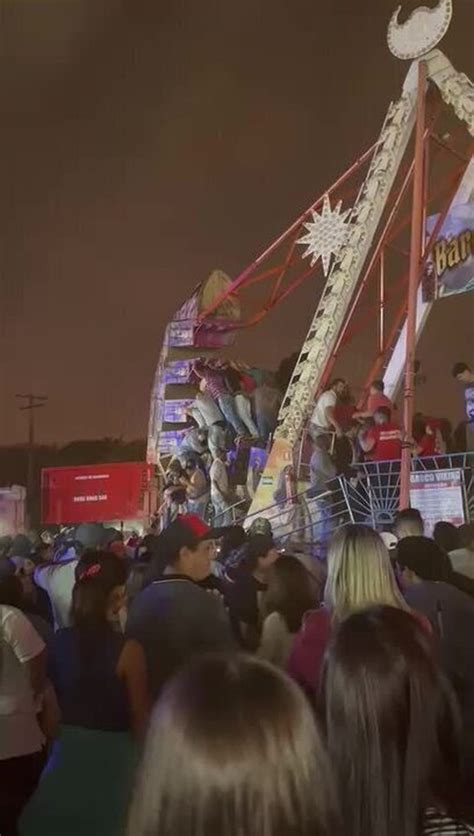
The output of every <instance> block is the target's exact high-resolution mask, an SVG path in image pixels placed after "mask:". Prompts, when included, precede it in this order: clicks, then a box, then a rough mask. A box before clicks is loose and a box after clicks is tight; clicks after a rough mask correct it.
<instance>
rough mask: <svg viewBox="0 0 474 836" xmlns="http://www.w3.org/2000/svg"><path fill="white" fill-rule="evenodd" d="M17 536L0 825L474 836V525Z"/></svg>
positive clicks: (403, 518) (235, 835)
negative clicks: (288, 537)
mask: <svg viewBox="0 0 474 836" xmlns="http://www.w3.org/2000/svg"><path fill="white" fill-rule="evenodd" d="M2 549H3V554H2V557H1V558H0V625H1V645H0V646H1V657H0V778H1V780H0V833H1V834H2V836H17V835H19V836H46V834H47V836H55V835H56V834H58V836H59V835H60V834H61V836H62V834H65V833H67V834H69V836H86V834H100V836H113V835H114V834H116V836H119V834H125V833H126V834H127V836H151V834H153V836H155V834H156V836H176V834H179V836H211V834H216V836H217V834H219V836H257V834H258V836H261V834H263V836H306V834H307V836H310V834H311V836H314V834H319V836H329V834H330V835H331V836H334V834H336V836H337V834H341V836H342V834H343V835H344V836H421V834H425V836H428V834H468V833H474V809H473V808H474V643H473V641H472V636H473V635H474V600H473V598H474V525H472V524H466V525H464V526H462V527H461V528H460V529H458V528H455V527H454V526H452V525H450V524H449V523H446V522H443V521H440V522H439V524H438V525H437V526H436V528H435V530H434V535H433V538H428V537H425V535H424V529H423V520H422V518H421V516H420V514H419V512H417V511H416V510H414V509H407V510H406V511H403V512H401V513H400V514H399V515H398V517H397V519H396V521H395V525H394V527H393V531H391V532H383V533H382V534H379V533H377V532H376V531H374V530H372V529H371V528H369V527H366V526H361V525H348V526H345V527H342V528H340V529H339V530H337V531H336V532H335V533H334V535H333V537H332V539H331V542H330V544H329V551H328V558H327V563H326V564H325V563H323V562H321V561H319V560H317V559H316V558H314V557H311V556H309V555H306V554H304V553H300V552H298V551H297V550H296V549H295V550H294V553H293V554H290V553H288V552H287V551H285V550H282V549H281V548H279V547H278V544H277V543H276V542H275V540H274V538H273V534H272V529H271V526H270V523H269V522H268V520H265V519H263V518H260V519H256V520H254V522H253V523H252V526H251V527H250V529H249V530H248V531H244V530H243V529H242V528H241V527H239V526H230V527H224V528H221V527H219V528H210V527H209V525H207V523H205V522H204V521H203V520H202V519H201V518H200V517H199V516H198V515H196V514H192V513H186V514H181V515H178V516H177V517H176V518H175V519H174V520H173V521H172V522H171V523H170V524H169V525H168V526H167V527H166V528H165V529H164V530H163V531H161V533H160V534H158V535H157V534H147V535H146V536H145V537H144V538H143V539H141V540H139V541H137V540H135V541H133V542H128V543H125V542H124V540H123V537H122V536H121V535H120V532H118V531H115V530H110V529H106V528H104V527H103V526H101V525H82V526H79V528H78V529H76V530H75V531H74V532H69V533H68V535H67V538H66V539H64V538H63V540H62V541H58V542H53V543H51V542H49V541H48V542H43V541H41V540H40V539H37V540H36V542H32V541H31V539H29V538H27V537H25V536H20V537H17V538H15V540H13V541H12V542H8V543H6V542H5V543H3V544H2Z"/></svg>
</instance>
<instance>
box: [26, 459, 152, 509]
mask: <svg viewBox="0 0 474 836" xmlns="http://www.w3.org/2000/svg"><path fill="white" fill-rule="evenodd" d="M149 476H150V468H149V466H148V465H146V464H144V463H142V462H123V463H122V462H120V463H116V464H97V465H84V466H83V467H50V468H46V469H44V470H43V471H42V472H41V502H42V520H43V523H44V524H45V525H59V524H62V523H71V524H72V523H83V522H109V521H112V520H136V519H140V518H141V517H143V516H144V510H145V495H146V491H147V489H148V483H149Z"/></svg>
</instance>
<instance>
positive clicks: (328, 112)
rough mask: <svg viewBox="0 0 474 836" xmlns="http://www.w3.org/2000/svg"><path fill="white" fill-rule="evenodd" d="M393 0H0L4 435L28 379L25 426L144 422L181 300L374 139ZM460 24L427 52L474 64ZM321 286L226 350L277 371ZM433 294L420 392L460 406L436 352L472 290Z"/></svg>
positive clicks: (385, 92)
mask: <svg viewBox="0 0 474 836" xmlns="http://www.w3.org/2000/svg"><path fill="white" fill-rule="evenodd" d="M396 4H397V0H360V2H355V0H327V2H325V3H322V2H321V0H312V2H310V0H239V2H230V0H168V2H159V0H152V1H151V2H144V0H128V2H118V0H82V2H81V0H54V2H43V0H2V13H1V14H2V20H1V22H0V28H1V36H0V37H1V39H2V43H1V50H0V52H1V58H2V67H1V73H0V77H1V88H0V89H1V99H2V133H1V137H0V144H1V148H0V152H1V156H0V158H1V160H2V163H3V166H2V173H1V195H2V210H3V211H2V227H3V248H2V249H3V253H2V261H1V276H0V281H1V290H0V335H1V341H0V349H1V350H0V358H1V359H0V364H1V365H0V370H1V371H0V374H1V393H0V440H1V442H3V443H6V442H17V441H20V440H22V439H23V438H24V436H25V423H24V416H23V415H21V414H19V413H18V411H17V405H16V403H15V399H14V395H15V393H16V392H23V391H30V390H32V391H34V392H36V393H39V394H45V395H49V398H50V402H49V405H48V407H47V408H46V409H43V410H40V414H39V415H38V428H39V433H40V439H41V440H44V441H53V442H63V441H66V440H70V439H74V438H84V437H90V436H100V435H123V436H124V437H126V438H131V437H140V436H144V435H145V433H146V426H147V413H148V399H149V393H150V387H151V383H152V377H153V373H154V369H155V365H156V362H157V359H158V355H159V351H160V347H161V341H162V337H163V329H164V326H165V324H166V322H167V321H168V319H169V318H170V316H171V315H172V314H173V312H174V311H175V310H176V308H177V307H178V306H179V305H180V304H181V303H182V301H184V299H185V298H186V297H187V296H188V295H189V293H190V292H191V290H192V289H193V287H194V285H195V284H196V283H197V282H199V281H200V280H202V279H203V278H205V277H206V276H207V275H208V273H209V272H210V271H211V270H212V269H214V268H215V267H220V268H221V269H223V270H225V271H226V272H227V273H229V274H230V275H231V276H233V275H236V274H237V273H238V272H239V271H240V270H241V269H242V268H243V267H245V266H246V264H247V263H248V262H250V261H251V260H252V259H253V257H254V256H255V255H256V254H258V253H259V252H260V251H261V250H262V249H263V248H264V247H265V246H266V245H267V244H268V243H269V242H270V241H271V240H272V239H273V238H274V237H276V236H277V235H278V234H279V233H280V232H281V231H282V230H283V229H284V228H286V226H288V225H289V223H290V222H291V221H292V220H293V219H294V217H295V216H296V215H297V214H299V213H300V212H301V211H302V210H303V209H304V208H305V207H306V206H307V205H309V204H310V203H311V202H312V200H313V199H314V198H315V197H317V196H318V194H320V193H321V192H322V191H323V190H324V189H325V188H326V187H327V186H328V185H330V184H331V182H332V181H333V180H334V179H335V177H336V176H337V175H338V174H339V173H341V172H342V171H343V170H344V169H345V168H346V167H347V166H348V165H349V164H350V163H351V162H352V161H353V160H354V159H355V158H356V157H357V156H358V155H359V154H360V153H362V152H363V151H364V150H365V149H366V148H367V147H368V145H370V144H371V143H372V142H373V141H374V140H375V138H376V137H377V135H378V132H379V130H380V126H381V124H382V122H383V118H384V115H385V111H386V109H387V106H388V103H389V101H390V99H391V98H397V97H398V95H399V91H400V87H401V84H402V82H403V79H404V76H405V74H406V72H407V69H408V66H407V65H406V64H404V63H403V62H400V61H398V60H397V59H395V58H394V57H393V56H392V55H391V54H390V53H389V51H388V48H387V46H386V42H385V36H386V26H387V22H388V19H389V17H390V14H391V12H392V11H393V8H394V6H396ZM416 5H419V4H418V3H417V2H410V3H407V4H406V8H407V9H408V10H411V9H413V8H414V7H416ZM473 30H474V2H473V0H455V4H454V19H453V22H452V25H451V29H450V31H449V33H448V35H447V36H446V38H445V40H444V42H443V46H442V48H443V49H444V50H445V52H446V53H447V55H448V56H449V57H450V59H451V60H452V62H453V64H454V65H455V67H456V68H457V69H459V70H462V71H464V72H466V73H467V74H468V75H470V76H471V77H473V76H474V53H473V51H472V33H473ZM316 299H317V292H316V290H315V288H314V286H311V281H309V282H308V283H307V284H306V285H305V286H304V287H303V288H302V289H301V290H300V291H299V292H298V293H296V294H293V295H292V296H291V297H290V300H289V301H288V302H287V303H286V304H285V305H283V306H282V307H281V308H279V309H278V310H277V311H276V313H274V314H273V315H271V316H270V317H269V318H268V319H267V320H266V322H265V323H264V324H263V325H261V326H259V327H258V328H257V329H255V330H254V331H252V332H246V334H245V337H244V339H243V340H242V341H241V344H240V346H239V349H238V354H239V355H240V356H241V357H243V358H244V359H246V360H251V361H253V362H255V363H256V364H261V365H267V366H269V367H272V366H276V365H277V364H278V362H279V360H280V359H281V358H282V357H283V356H284V355H285V354H289V353H290V352H291V351H293V350H295V349H297V348H299V346H300V344H301V342H302V340H303V337H304V335H305V333H306V328H307V324H308V322H309V319H310V316H311V314H312V309H313V307H314V305H315V301H316ZM442 305H443V307H442V309H441V306H440V305H438V307H437V309H436V311H435V313H434V315H433V316H432V320H431V321H430V323H429V325H428V330H427V332H426V335H425V337H424V340H423V346H422V354H423V362H424V365H425V369H426V372H427V374H428V384H427V385H426V387H425V388H424V390H423V392H422V394H421V398H422V399H423V401H424V402H423V404H422V405H423V406H425V407H426V408H431V409H435V408H436V407H437V405H438V407H439V404H440V395H442V401H443V403H445V402H446V398H448V400H449V398H452V400H451V403H450V406H449V407H447V408H445V412H449V414H450V415H451V416H452V417H458V418H459V419H460V418H461V417H462V402H461V395H460V393H459V392H458V391H457V390H456V388H455V386H454V385H453V383H452V381H451V380H450V379H449V369H450V367H451V365H452V362H453V361H454V360H458V359H466V360H467V361H468V362H469V360H471V361H473V360H474V357H473V356H472V355H473V351H472V336H471V334H470V331H469V328H470V325H471V326H472V318H473V313H474V310H473V297H472V294H471V295H470V296H468V297H466V296H465V297H459V298H458V299H454V300H448V301H446V302H443V303H442ZM435 370H437V374H435ZM444 375H446V379H444ZM444 387H445V388H444Z"/></svg>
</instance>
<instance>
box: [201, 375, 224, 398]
mask: <svg viewBox="0 0 474 836" xmlns="http://www.w3.org/2000/svg"><path fill="white" fill-rule="evenodd" d="M202 376H203V378H204V380H205V381H206V389H207V391H208V392H209V394H210V395H211V397H212V398H214V400H217V399H218V398H219V397H220V396H221V395H225V394H226V393H227V392H228V391H229V390H228V389H227V386H226V385H225V380H224V375H222V374H221V373H220V372H215V371H212V370H211V369H206V371H205V372H204V373H203V375H202Z"/></svg>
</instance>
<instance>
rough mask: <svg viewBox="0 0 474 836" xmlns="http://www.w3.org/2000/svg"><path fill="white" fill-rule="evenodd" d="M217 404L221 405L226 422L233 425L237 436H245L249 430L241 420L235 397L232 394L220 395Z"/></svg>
mask: <svg viewBox="0 0 474 836" xmlns="http://www.w3.org/2000/svg"><path fill="white" fill-rule="evenodd" d="M217 403H218V404H219V407H220V410H221V412H222V414H223V416H224V418H225V420H226V421H227V422H228V423H229V424H230V425H231V427H232V429H233V430H234V432H235V433H237V435H245V434H246V432H247V430H246V428H245V424H244V423H243V421H242V420H241V419H240V418H239V415H238V412H237V408H236V405H235V400H234V396H233V395H231V394H230V393H224V394H223V395H219V397H218V399H217Z"/></svg>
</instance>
